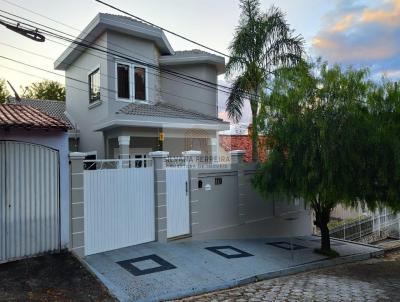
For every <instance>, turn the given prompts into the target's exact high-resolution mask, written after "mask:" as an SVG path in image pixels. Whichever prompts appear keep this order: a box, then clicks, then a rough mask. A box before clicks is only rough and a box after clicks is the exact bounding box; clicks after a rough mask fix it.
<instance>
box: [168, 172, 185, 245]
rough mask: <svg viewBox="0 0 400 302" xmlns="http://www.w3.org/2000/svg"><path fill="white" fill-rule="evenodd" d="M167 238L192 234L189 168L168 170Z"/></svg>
mask: <svg viewBox="0 0 400 302" xmlns="http://www.w3.org/2000/svg"><path fill="white" fill-rule="evenodd" d="M166 176H167V236H168V238H173V237H178V236H183V235H188V234H190V216H189V214H190V213H189V211H190V207H189V177H188V176H189V173H188V169H187V168H167V172H166Z"/></svg>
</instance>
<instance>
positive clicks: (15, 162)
mask: <svg viewBox="0 0 400 302" xmlns="http://www.w3.org/2000/svg"><path fill="white" fill-rule="evenodd" d="M0 188H1V192H0V210H1V211H0V261H1V262H5V261H9V260H14V259H19V258H24V257H28V256H33V255H38V254H41V253H45V252H50V251H57V250H59V248H60V227H59V226H60V224H59V157H58V151H56V150H53V149H50V148H47V147H44V146H40V145H35V144H29V143H24V142H14V141H0Z"/></svg>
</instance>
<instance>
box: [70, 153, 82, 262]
mask: <svg viewBox="0 0 400 302" xmlns="http://www.w3.org/2000/svg"><path fill="white" fill-rule="evenodd" d="M69 159H70V173H71V194H70V196H71V197H70V198H71V206H70V212H71V215H70V217H71V221H70V223H71V226H70V242H69V249H70V250H71V251H72V252H73V253H75V254H76V255H78V256H79V257H84V256H85V233H84V231H85V218H84V217H85V210H84V189H83V182H84V177H83V160H84V159H85V153H79V152H73V153H70V154H69Z"/></svg>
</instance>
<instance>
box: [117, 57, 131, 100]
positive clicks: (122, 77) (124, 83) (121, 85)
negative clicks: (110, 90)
mask: <svg viewBox="0 0 400 302" xmlns="http://www.w3.org/2000/svg"><path fill="white" fill-rule="evenodd" d="M117 76H118V97H119V98H124V99H129V66H128V65H124V64H118V65H117Z"/></svg>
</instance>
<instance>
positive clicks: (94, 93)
mask: <svg viewBox="0 0 400 302" xmlns="http://www.w3.org/2000/svg"><path fill="white" fill-rule="evenodd" d="M99 100H100V68H97V69H96V70H94V71H93V72H92V73H90V74H89V103H93V102H96V101H99Z"/></svg>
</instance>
